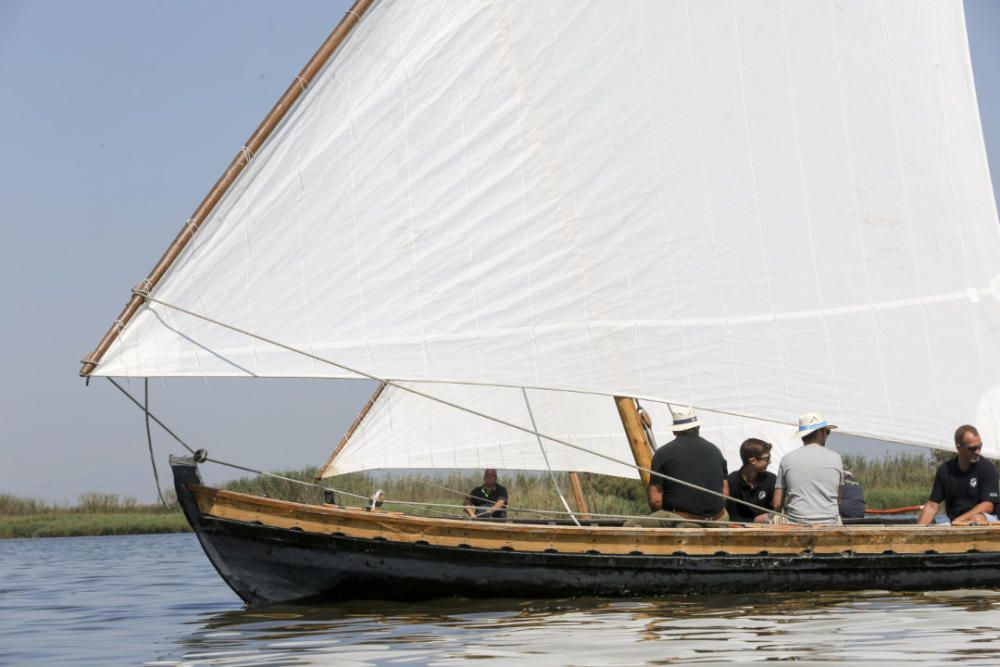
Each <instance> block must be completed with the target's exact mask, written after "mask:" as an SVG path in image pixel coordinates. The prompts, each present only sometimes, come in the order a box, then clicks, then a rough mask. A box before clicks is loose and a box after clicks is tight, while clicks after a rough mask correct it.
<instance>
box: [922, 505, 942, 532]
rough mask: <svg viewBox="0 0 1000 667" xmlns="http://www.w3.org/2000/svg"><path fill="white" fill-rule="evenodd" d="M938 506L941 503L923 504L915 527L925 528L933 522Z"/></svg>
mask: <svg viewBox="0 0 1000 667" xmlns="http://www.w3.org/2000/svg"><path fill="white" fill-rule="evenodd" d="M940 506H941V503H936V502H934V501H933V500H928V501H927V502H926V503H924V508H923V509H922V510H920V516H918V517H917V525H920V526H926V525H927V524H929V523H930V522H931V521H933V520H934V517H935V515H937V512H938V507H940Z"/></svg>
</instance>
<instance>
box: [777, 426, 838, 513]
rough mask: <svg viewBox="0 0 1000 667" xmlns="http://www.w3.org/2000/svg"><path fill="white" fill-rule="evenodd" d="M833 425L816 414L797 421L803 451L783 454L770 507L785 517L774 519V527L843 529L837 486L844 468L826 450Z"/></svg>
mask: <svg viewBox="0 0 1000 667" xmlns="http://www.w3.org/2000/svg"><path fill="white" fill-rule="evenodd" d="M835 428H837V427H836V426H834V425H833V424H828V423H827V421H826V420H825V419H824V418H823V416H822V415H821V414H819V413H818V412H807V413H806V414H804V415H802V416H801V417H799V431H798V436H799V437H800V438H802V447H801V448H799V449H796V450H795V451H793V452H790V453H788V454H786V455H785V456H784V457H783V458H782V459H781V465H780V466H778V479H777V481H776V482H775V484H774V501H773V504H772V505H773V507H774V509H775V510H776V511H779V512H784V513H785V515H786V516H787V518H786V517H785V516H774V517H772V519H771V521H772V522H773V523H788V522H789V520H790V521H791V522H792V523H813V524H830V525H837V526H839V525H842V522H841V520H840V507H839V504H840V503H839V500H840V485H841V484H843V482H844V464H843V462H842V461H841V460H840V454H838V453H837V452H835V451H832V450H830V449H827V447H826V440H827V438H829V437H830V433H831V432H832V431H833V429H835Z"/></svg>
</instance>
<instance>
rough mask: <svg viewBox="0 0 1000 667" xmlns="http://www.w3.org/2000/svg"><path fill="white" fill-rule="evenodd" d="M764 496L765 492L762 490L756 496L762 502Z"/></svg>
mask: <svg viewBox="0 0 1000 667" xmlns="http://www.w3.org/2000/svg"><path fill="white" fill-rule="evenodd" d="M766 495H767V492H766V491H764V490H763V489H761V492H760V493H758V494H757V497H758V498H760V499H761V500H764V496H766Z"/></svg>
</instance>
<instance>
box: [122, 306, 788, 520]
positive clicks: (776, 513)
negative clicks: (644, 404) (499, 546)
mask: <svg viewBox="0 0 1000 667" xmlns="http://www.w3.org/2000/svg"><path fill="white" fill-rule="evenodd" d="M133 293H134V294H136V295H137V296H140V297H142V298H143V299H145V300H146V301H147V302H149V303H155V304H158V305H161V306H163V307H165V308H169V309H171V310H175V311H177V312H179V313H183V314H185V315H188V316H190V317H194V318H196V319H199V320H202V321H204V322H208V323H209V324H212V325H215V326H218V327H221V328H223V329H228V330H229V331H233V332H235V333H238V334H241V335H243V336H247V337H248V338H253V339H255V340H259V341H261V342H263V343H267V344H269V345H273V346H275V347H279V348H281V349H283V350H287V351H289V352H292V353H293V354H298V355H300V356H303V357H305V358H307V359H312V360H314V361H318V362H320V363H323V364H326V365H329V366H333V367H334V368H339V369H340V370H342V371H345V372H347V373H351V374H353V375H357V376H359V377H363V378H367V379H369V380H374V381H376V382H381V383H383V384H385V385H387V386H390V387H395V388H396V389H398V390H400V391H405V392H407V393H410V394H413V395H415V396H420V397H421V398H425V399H427V400H430V401H433V402H435V403H440V404H441V405H446V406H448V407H451V408H454V409H456V410H460V411H462V412H466V413H469V414H472V415H476V416H477V417H481V418H483V419H486V420H488V421H492V422H494V423H497V424H501V425H503V426H507V427H509V428H512V429H514V430H516V431H520V432H522V433H527V434H529V435H534V436H536V437H538V438H544V439H545V440H548V441H550V442H554V443H556V444H559V445H563V446H564V447H569V448H570V449H574V450H576V451H580V452H584V453H586V454H590V455H591V456H596V457H597V458H600V459H604V460H606V461H611V462H612V463H617V464H618V465H621V466H625V467H626V468H632V469H634V470H637V471H639V472H646V473H648V474H649V475H650V476H653V477H657V478H659V479H663V480H666V481H669V482H672V483H674V484H678V485H680V486H684V487H687V488H690V489H694V490H696V491H701V492H703V493H707V494H709V495H712V496H716V497H719V498H722V499H723V500H725V501H728V502H734V503H737V504H741V505H745V506H747V507H751V508H753V509H755V510H758V509H764V510H765V511H766V512H767V513H768V514H771V515H774V516H781V517H783V518H785V519H786V520H787V521H789V522H790V523H793V524H799V523H801V522H800V521H798V520H796V519H793V518H792V517H789V516H788V515H786V514H784V513H782V512H779V511H777V510H768V509H765V508H761V507H760V506H759V505H754V504H753V503H750V502H747V501H744V500H741V499H739V498H733V497H731V496H726V495H725V494H723V493H721V492H719V491H715V490H712V489H707V488H705V487H702V486H699V485H697V484H693V483H691V482H688V481H686V480H682V479H678V478H676V477H672V476H670V475H665V474H663V473H661V472H658V471H656V470H651V469H649V468H645V467H643V466H640V465H638V464H636V463H629V462H627V461H623V460H621V459H618V458H615V457H613V456H610V455H608V454H603V453H601V452H596V451H593V450H591V449H587V448H586V447H583V446H581V445H577V444H574V443H572V442H569V441H567V440H563V439H562V438H557V437H555V436H551V435H546V434H545V433H541V432H539V431H537V430H535V429H534V428H527V427H524V426H521V425H519V424H515V423H513V422H510V421H507V420H505V419H501V418H499V417H495V416H493V415H489V414H486V413H484V412H480V411H479V410H474V409H472V408H469V407H466V406H464V405H459V404H458V403H454V402H452V401H449V400H447V399H444V398H441V397H439V396H434V395H433V394H428V393H426V392H423V391H420V390H419V389H415V388H413V387H409V386H407V385H405V384H401V383H398V382H395V381H393V380H389V379H386V378H382V377H379V376H377V375H373V374H372V373H368V372H367V371H363V370H360V369H356V368H352V367H350V366H347V365H345V364H341V363H338V362H336V361H333V360H330V359H326V358H325V357H321V356H319V355H317V354H314V353H312V352H307V351H306V350H302V349H299V348H296V347H293V346H291V345H288V344H286V343H282V342H281V341H277V340H274V339H272V338H268V337H266V336H261V335H260V334H255V333H253V332H252V331H247V330H246V329H242V328H240V327H237V326H235V325H232V324H228V323H226V322H221V321H219V320H216V319H213V318H211V317H208V316H206V315H202V314H200V313H196V312H194V311H191V310H188V309H186V308H182V307H180V306H176V305H174V304H171V303H168V302H166V301H161V300H160V299H156V298H154V297H153V296H151V295H150V294H149V293H148V292H145V291H142V290H138V289H134V290H133ZM108 379H109V380H110V381H111V382H113V383H114V380H112V379H111V378H108ZM115 386H117V387H118V388H119V389H121V387H120V386H119V385H118V384H117V383H115ZM523 389H524V388H523V387H522V390H523ZM122 391H124V390H122ZM125 393H126V394H127V392H125ZM129 398H130V399H132V401H133V402H135V403H138V402H137V401H135V399H134V398H132V397H131V395H129ZM139 407H140V408H141V407H142V406H141V405H140V406H139ZM156 421H157V423H158V424H160V425H161V426H163V427H164V428H165V429H166V426H164V425H163V423H162V422H160V421H159V420H156ZM167 432H168V433H170V434H171V435H173V437H174V438H176V439H177V440H178V442H180V439H179V438H177V436H176V435H175V434H173V432H172V431H170V430H169V429H167ZM182 444H183V443H182ZM184 446H185V447H187V445H184ZM187 449H188V451H190V452H192V453H194V452H193V450H191V448H190V447H187ZM213 462H216V463H221V462H218V461H213ZM223 465H230V464H223ZM248 470H249V469H248ZM251 472H258V471H252V470H251ZM260 474H265V475H270V476H274V474H273V473H260ZM295 481H296V482H299V483H304V482H301V480H295ZM570 514H572V512H570ZM697 521H703V522H707V520H703V519H697Z"/></svg>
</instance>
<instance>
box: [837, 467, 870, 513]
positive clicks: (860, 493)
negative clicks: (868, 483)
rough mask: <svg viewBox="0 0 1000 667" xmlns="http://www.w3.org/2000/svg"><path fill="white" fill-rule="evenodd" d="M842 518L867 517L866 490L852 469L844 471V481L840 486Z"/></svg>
mask: <svg viewBox="0 0 1000 667" xmlns="http://www.w3.org/2000/svg"><path fill="white" fill-rule="evenodd" d="M840 518H841V519H864V518H865V490H864V489H863V488H861V482H859V481H858V480H856V479H854V475H852V474H851V471H850V470H845V471H844V483H843V484H842V485H841V486H840Z"/></svg>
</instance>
